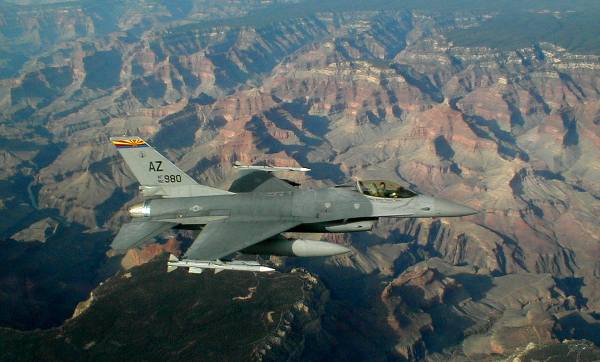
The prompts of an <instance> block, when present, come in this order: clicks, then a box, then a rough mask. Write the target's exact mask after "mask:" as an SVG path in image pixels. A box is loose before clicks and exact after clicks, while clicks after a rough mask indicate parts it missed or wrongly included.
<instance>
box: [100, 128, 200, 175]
mask: <svg viewBox="0 0 600 362" xmlns="http://www.w3.org/2000/svg"><path fill="white" fill-rule="evenodd" d="M110 140H111V142H112V144H113V145H114V146H115V147H117V149H118V150H119V153H120V154H121V156H122V157H123V159H124V160H125V162H126V163H127V166H128V167H129V169H130V170H131V172H133V175H134V176H135V178H137V179H138V181H139V183H140V185H142V186H166V185H170V184H174V185H197V184H198V183H197V182H196V181H195V180H194V179H193V178H191V177H190V176H189V175H188V174H186V173H185V172H183V171H181V170H180V169H179V168H178V167H177V166H175V164H173V162H171V161H169V160H168V159H167V158H166V157H165V156H163V155H161V154H160V153H158V152H157V151H156V150H155V149H154V148H152V147H150V145H149V144H148V143H146V142H145V141H144V140H143V139H141V138H139V137H111V139H110Z"/></svg>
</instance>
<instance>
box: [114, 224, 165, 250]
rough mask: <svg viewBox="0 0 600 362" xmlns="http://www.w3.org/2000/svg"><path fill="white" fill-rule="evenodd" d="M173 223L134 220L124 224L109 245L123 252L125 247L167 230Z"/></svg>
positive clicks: (130, 246)
mask: <svg viewBox="0 0 600 362" xmlns="http://www.w3.org/2000/svg"><path fill="white" fill-rule="evenodd" d="M175 225H176V224H175V223H171V222H161V221H134V222H130V223H128V224H124V225H123V226H122V227H121V230H119V233H118V234H117V236H116V237H115V239H114V240H113V242H112V244H111V245H110V247H111V248H112V249H114V250H116V251H120V252H125V251H126V250H127V249H129V248H132V247H134V246H137V245H139V244H141V243H142V242H143V241H144V240H147V239H151V238H153V237H155V236H158V235H159V234H162V233H163V232H165V231H167V230H169V229H170V228H172V227H173V226H175Z"/></svg>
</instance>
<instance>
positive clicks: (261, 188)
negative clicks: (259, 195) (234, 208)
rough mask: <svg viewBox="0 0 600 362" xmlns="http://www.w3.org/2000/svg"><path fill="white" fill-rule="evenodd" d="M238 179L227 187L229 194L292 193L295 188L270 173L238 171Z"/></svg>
mask: <svg viewBox="0 0 600 362" xmlns="http://www.w3.org/2000/svg"><path fill="white" fill-rule="evenodd" d="M240 173H241V176H240V177H238V178H237V179H236V180H235V181H233V183H232V184H231V186H230V187H229V191H230V192H235V193H238V192H279V191H292V190H295V187H294V186H293V185H291V184H289V183H287V182H285V181H284V180H282V179H280V178H277V177H275V176H274V175H273V174H272V173H271V172H266V171H259V170H243V171H240Z"/></svg>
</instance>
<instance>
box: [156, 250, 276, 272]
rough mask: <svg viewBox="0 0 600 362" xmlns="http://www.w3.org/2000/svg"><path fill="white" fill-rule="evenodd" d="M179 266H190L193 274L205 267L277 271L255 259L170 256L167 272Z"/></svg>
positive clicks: (221, 269) (219, 269)
mask: <svg viewBox="0 0 600 362" xmlns="http://www.w3.org/2000/svg"><path fill="white" fill-rule="evenodd" d="M177 268H188V272H189V273H192V274H200V273H202V271H203V270H204V269H214V270H215V273H218V272H220V271H223V270H239V271H249V272H272V271H275V269H273V268H269V267H268V266H264V265H260V264H259V263H257V262H255V261H243V260H234V261H227V262H225V261H200V260H191V259H182V260H179V258H177V257H176V256H175V255H173V254H171V255H170V256H169V261H168V262H167V272H169V273H170V272H172V271H173V270H175V269H177Z"/></svg>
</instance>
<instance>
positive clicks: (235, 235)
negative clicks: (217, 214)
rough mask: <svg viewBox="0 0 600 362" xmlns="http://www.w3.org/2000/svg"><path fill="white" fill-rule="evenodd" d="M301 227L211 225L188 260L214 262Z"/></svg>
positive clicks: (239, 223)
mask: <svg viewBox="0 0 600 362" xmlns="http://www.w3.org/2000/svg"><path fill="white" fill-rule="evenodd" d="M298 224H299V223H298V222H295V221H276V220H268V221H236V220H231V219H228V220H223V221H215V222H212V223H210V224H208V225H206V227H205V228H204V229H203V230H202V232H201V233H200V234H199V235H198V237H197V238H196V240H195V241H194V243H193V244H192V246H190V248H189V249H188V250H187V252H186V253H185V257H186V258H189V259H196V260H215V259H219V258H222V257H224V256H226V255H229V254H231V253H234V252H236V251H238V250H242V249H245V248H247V247H249V246H250V245H254V244H257V243H259V242H261V241H263V240H266V239H268V238H270V237H272V236H274V235H277V234H279V233H282V232H284V231H287V230H289V229H291V228H293V227H294V226H297V225H298Z"/></svg>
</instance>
